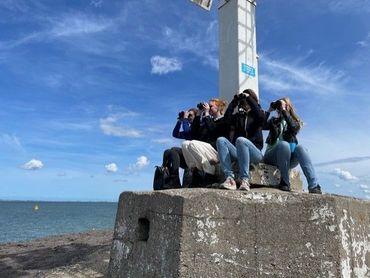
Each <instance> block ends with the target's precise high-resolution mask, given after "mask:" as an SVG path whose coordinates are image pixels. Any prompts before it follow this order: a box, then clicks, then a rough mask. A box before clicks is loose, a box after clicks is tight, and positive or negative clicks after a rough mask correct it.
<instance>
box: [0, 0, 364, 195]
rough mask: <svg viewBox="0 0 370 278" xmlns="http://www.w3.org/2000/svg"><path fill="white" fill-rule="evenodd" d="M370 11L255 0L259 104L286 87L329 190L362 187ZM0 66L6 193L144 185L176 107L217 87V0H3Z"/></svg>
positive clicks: (114, 190) (349, 5) (336, 0)
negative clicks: (204, 0)
mask: <svg viewBox="0 0 370 278" xmlns="http://www.w3.org/2000/svg"><path fill="white" fill-rule="evenodd" d="M215 4H217V1H216V3H215ZM369 18H370V1H369V0H352V1H343V0H317V1H315V2H312V1H301V0H288V1H282V0H274V1H268V0H260V1H258V6H257V41H258V53H259V56H260V59H259V74H260V98H261V104H262V106H263V107H264V108H267V106H268V104H269V103H270V102H271V101H272V100H274V99H276V98H279V97H281V96H289V97H290V98H291V99H292V100H293V102H294V104H295V106H296V108H297V111H298V113H299V114H300V116H301V117H302V119H303V120H304V122H305V126H304V128H303V129H302V131H301V132H300V134H299V141H300V143H301V144H303V145H305V147H307V149H308V150H309V152H310V154H311V157H312V160H313V161H314V163H315V165H316V171H317V174H318V177H319V180H320V183H321V184H322V187H323V190H324V191H325V192H328V193H335V194H341V195H349V196H355V197H360V198H367V199H370V172H369V169H370V146H369V142H370V140H369V137H370V120H369V116H368V114H369V113H368V112H369V106H370V94H369V93H370V84H369V76H370V20H369ZM0 72H1V74H0V119H1V123H0V153H1V156H0V199H19V200H24V199H31V200H107V201H116V200H117V199H118V195H119V193H120V192H122V191H126V190H150V189H151V184H152V176H153V168H154V165H158V164H160V163H161V160H162V152H163V150H164V149H166V148H168V147H170V146H174V145H179V144H180V143H181V142H180V141H179V140H177V139H173V138H171V132H172V128H173V126H174V124H175V122H176V117H177V114H178V112H179V111H181V110H183V109H186V108H189V107H193V106H195V104H196V103H198V102H200V101H202V100H207V99H209V98H211V97H214V96H217V95H218V23H217V8H216V5H214V7H213V9H212V10H211V12H207V11H205V10H202V9H199V8H198V7H197V6H195V5H194V4H192V3H190V1H187V0H175V1H165V0H156V1H153V0H151V1H147V0H142V1H137V0H133V1H129V0H124V1H115V0H110V1H108V0H85V1H62V0H55V1H41V0H2V1H0Z"/></svg>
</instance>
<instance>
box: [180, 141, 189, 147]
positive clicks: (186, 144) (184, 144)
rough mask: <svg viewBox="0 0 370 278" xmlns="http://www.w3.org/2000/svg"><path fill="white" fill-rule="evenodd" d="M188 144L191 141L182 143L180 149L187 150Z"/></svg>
mask: <svg viewBox="0 0 370 278" xmlns="http://www.w3.org/2000/svg"><path fill="white" fill-rule="evenodd" d="M190 142H191V141H184V142H182V144H181V147H182V148H188V147H189V144H190Z"/></svg>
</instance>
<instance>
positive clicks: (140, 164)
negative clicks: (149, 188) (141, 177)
mask: <svg viewBox="0 0 370 278" xmlns="http://www.w3.org/2000/svg"><path fill="white" fill-rule="evenodd" d="M149 164H150V161H149V159H148V158H147V157H146V156H143V155H142V156H139V157H138V158H137V159H136V162H135V164H133V165H130V167H129V169H130V170H131V171H140V170H142V169H144V168H145V167H147V166H148V165H149Z"/></svg>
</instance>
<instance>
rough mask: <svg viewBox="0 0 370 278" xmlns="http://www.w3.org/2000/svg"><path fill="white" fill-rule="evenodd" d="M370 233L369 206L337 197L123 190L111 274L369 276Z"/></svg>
mask: <svg viewBox="0 0 370 278" xmlns="http://www.w3.org/2000/svg"><path fill="white" fill-rule="evenodd" d="M264 190H266V189H264ZM270 190H272V189H270ZM369 230H370V203H369V202H367V201H363V200H357V199H353V198H346V197H339V196H334V195H315V194H307V193H282V192H260V191H258V190H253V191H252V192H240V191H222V190H215V189H182V190H166V191H160V192H147V193H132V192H124V193H122V194H121V196H120V201H119V207H118V210H117V218H116V224H115V229H114V237H113V243H112V248H111V259H110V263H109V270H108V276H109V277H212V278H216V277H369V276H370V234H369Z"/></svg>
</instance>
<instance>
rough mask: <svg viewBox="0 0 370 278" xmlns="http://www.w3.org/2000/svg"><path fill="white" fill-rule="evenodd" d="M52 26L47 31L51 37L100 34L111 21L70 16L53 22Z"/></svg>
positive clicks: (75, 15)
mask: <svg viewBox="0 0 370 278" xmlns="http://www.w3.org/2000/svg"><path fill="white" fill-rule="evenodd" d="M52 24H53V25H54V26H53V27H52V29H51V30H50V31H49V34H50V35H51V36H53V37H66V36H75V35H88V34H93V33H98V32H102V31H104V30H106V29H107V28H109V27H110V26H111V25H112V21H111V20H107V19H104V18H93V17H88V16H86V15H84V14H71V15H66V16H64V17H62V18H59V19H57V20H55V21H54V22H52Z"/></svg>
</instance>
